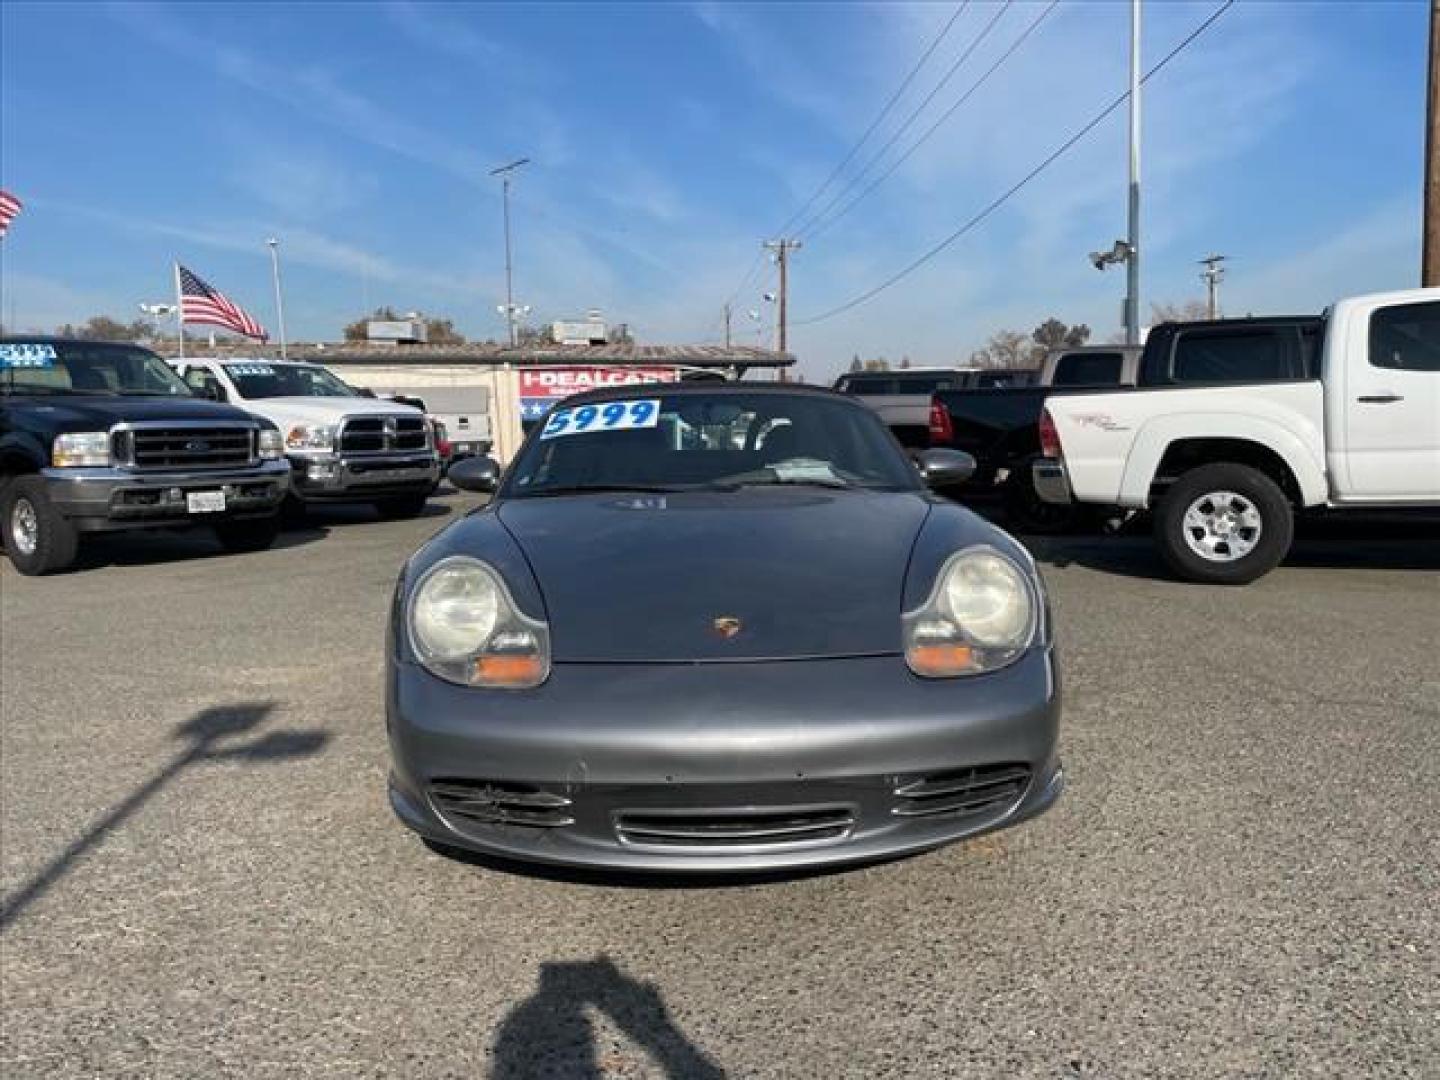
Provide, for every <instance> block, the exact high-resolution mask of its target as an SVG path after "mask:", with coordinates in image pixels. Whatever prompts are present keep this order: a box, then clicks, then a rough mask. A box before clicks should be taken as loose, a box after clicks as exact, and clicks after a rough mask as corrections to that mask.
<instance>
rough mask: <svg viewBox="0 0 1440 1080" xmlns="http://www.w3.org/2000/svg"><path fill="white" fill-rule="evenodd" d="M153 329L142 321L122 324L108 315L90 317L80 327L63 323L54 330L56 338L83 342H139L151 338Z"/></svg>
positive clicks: (153, 332)
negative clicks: (77, 339)
mask: <svg viewBox="0 0 1440 1080" xmlns="http://www.w3.org/2000/svg"><path fill="white" fill-rule="evenodd" d="M154 334H155V327H153V326H152V325H150V324H149V323H148V322H146V321H145V320H144V319H136V320H135V321H134V322H130V323H122V322H120V321H119V320H118V319H112V318H110V316H108V315H92V316H90V318H89V319H87V320H85V322H84V323H82V324H81V325H80V326H72V325H71V324H70V323H65V324H64V325H63V326H59V327H57V328H56V330H55V335H56V336H57V337H65V338H79V339H81V340H83V341H141V340H145V339H148V338H151V337H153V336H154Z"/></svg>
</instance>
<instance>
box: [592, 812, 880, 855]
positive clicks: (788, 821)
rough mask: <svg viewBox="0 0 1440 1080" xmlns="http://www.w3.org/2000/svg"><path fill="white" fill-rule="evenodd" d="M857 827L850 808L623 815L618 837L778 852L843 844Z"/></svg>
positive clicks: (649, 843)
mask: <svg viewBox="0 0 1440 1080" xmlns="http://www.w3.org/2000/svg"><path fill="white" fill-rule="evenodd" d="M854 825H855V811H854V810H853V809H852V808H851V807H849V806H842V805H837V806H806V807H777V808H774V809H738V810H715V811H706V810H622V811H620V812H619V813H618V814H617V815H616V816H615V833H616V835H617V836H619V838H620V839H621V840H623V841H624V842H625V843H627V844H634V845H637V846H641V847H666V848H692V849H695V848H703V849H707V850H712V849H715V848H727V847H767V848H768V847H776V846H779V845H786V844H813V843H816V842H819V841H826V840H839V839H841V838H842V837H844V836H845V835H846V834H848V833H849V832H850V830H851V829H852V828H853V827H854Z"/></svg>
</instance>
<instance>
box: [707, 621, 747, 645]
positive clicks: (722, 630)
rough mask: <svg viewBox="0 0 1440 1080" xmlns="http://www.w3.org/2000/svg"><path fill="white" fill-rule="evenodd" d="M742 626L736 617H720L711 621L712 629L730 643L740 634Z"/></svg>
mask: <svg viewBox="0 0 1440 1080" xmlns="http://www.w3.org/2000/svg"><path fill="white" fill-rule="evenodd" d="M741 628H742V624H741V622H740V620H739V619H737V618H736V617H735V616H734V615H720V616H718V617H716V618H714V619H712V620H711V621H710V629H712V630H714V631H715V633H717V634H719V635H720V636H721V637H722V638H724V639H725V640H726V641H729V640H730V639H731V638H733V637H734V636H735V635H736V634H738V633H740V630H741Z"/></svg>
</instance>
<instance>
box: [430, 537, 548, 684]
mask: <svg viewBox="0 0 1440 1080" xmlns="http://www.w3.org/2000/svg"><path fill="white" fill-rule="evenodd" d="M406 622H407V623H408V625H409V631H410V646H411V648H412V649H413V650H414V652H415V656H416V657H417V658H418V659H419V661H420V663H421V664H422V665H423V666H424V667H425V669H426V670H427V671H429V672H430V673H431V674H433V675H436V676H438V677H439V678H442V679H445V680H447V681H449V682H453V683H460V684H461V685H463V686H489V687H502V688H507V689H525V688H528V687H532V686H539V685H540V684H541V683H543V682H544V681H545V680H546V679H547V678H549V676H550V630H549V627H547V626H546V625H545V623H543V622H541V621H540V620H538V619H532V618H530V617H529V616H527V615H525V614H523V613H522V612H521V611H520V609H519V608H517V607H516V606H515V602H514V600H512V599H511V598H510V591H509V590H508V589H506V587H505V582H504V581H503V580H501V578H500V575H499V574H498V573H497V572H496V571H495V570H494V569H493V568H492V567H490V566H489V565H488V564H486V563H483V562H481V561H480V560H478V559H471V558H467V557H465V556H460V555H457V556H452V557H450V558H448V559H441V560H440V561H439V562H437V563H436V564H435V565H434V566H432V567H431V568H430V569H429V570H427V571H426V572H425V574H424V576H423V577H421V578H420V580H419V582H418V583H417V584H416V586H415V589H414V591H413V592H411V594H410V603H409V606H408V608H407V615H406Z"/></svg>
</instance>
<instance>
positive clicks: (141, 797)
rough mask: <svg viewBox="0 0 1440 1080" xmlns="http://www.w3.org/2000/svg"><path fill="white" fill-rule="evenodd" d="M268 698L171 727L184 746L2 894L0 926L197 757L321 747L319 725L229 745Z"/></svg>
mask: <svg viewBox="0 0 1440 1080" xmlns="http://www.w3.org/2000/svg"><path fill="white" fill-rule="evenodd" d="M274 708H275V706H274V704H272V703H269V702H255V703H244V704H239V705H224V706H216V707H214V708H209V709H205V710H203V711H201V712H199V713H196V714H195V715H194V716H192V717H191V718H190V719H189V720H186V721H185V722H184V723H182V724H180V725H179V726H177V727H176V729H175V735H174V737H175V738H176V739H179V740H180V741H181V742H182V743H184V744H185V745H184V749H182V750H181V751H180V752H179V753H178V754H176V755H175V756H174V757H173V758H171V759H170V761H169V762H168V763H167V764H166V765H165V767H164V768H162V769H161V770H160V771H159V772H157V773H156V774H155V775H154V776H152V777H151V778H150V779H149V780H147V781H146V782H145V783H144V784H142V785H141V786H140V787H139V788H137V789H136V790H135V791H134V792H132V793H131V794H130V795H129V796H128V797H127V798H126V799H125V800H124V801H123V802H121V803H120V804H119V805H118V806H116V807H115V808H114V809H113V810H111V811H110V812H109V813H108V814H106V815H105V816H104V817H102V818H100V819H99V820H98V821H96V822H94V823H93V824H92V825H91V826H90V827H89V828H87V829H86V830H85V831H84V832H83V833H82V834H81V835H80V836H79V837H77V838H76V839H75V840H74V841H73V842H72V843H71V844H70V845H69V846H68V847H66V848H65V850H64V851H62V852H61V853H60V854H59V855H57V856H55V858H53V859H52V860H50V862H49V863H47V864H46V865H45V866H44V867H43V868H41V870H40V871H39V872H38V873H36V874H35V875H34V876H33V877H31V878H30V879H29V880H28V881H26V882H25V883H24V884H23V885H21V886H20V887H19V888H18V889H16V890H15V891H14V892H13V893H11V894H10V895H9V896H8V897H6V898H5V901H4V904H3V905H0V931H4V930H5V929H7V928H8V927H9V926H10V925H11V924H12V923H13V922H14V921H15V920H16V919H17V918H19V917H20V916H21V915H22V914H23V913H24V911H25V909H26V908H28V907H29V906H30V905H31V904H33V903H34V902H35V901H36V900H38V899H40V897H42V896H44V895H45V893H47V892H48V891H49V890H50V889H51V888H52V887H53V886H54V885H56V884H57V883H58V882H59V881H60V880H61V879H62V878H64V877H65V876H66V875H67V874H69V873H70V872H71V871H72V870H73V869H75V868H76V866H77V864H78V863H79V862H80V860H81V859H82V858H83V857H84V856H85V855H86V854H87V853H88V852H89V851H90V850H91V849H92V848H94V847H95V846H96V845H97V844H99V843H100V842H101V841H102V840H104V839H105V838H106V837H107V836H109V835H110V834H111V833H113V832H115V831H116V830H118V829H119V828H120V827H121V826H122V825H124V824H125V822H126V821H128V820H129V819H130V818H131V817H133V816H134V815H135V813H136V812H137V811H139V810H140V809H141V807H143V806H144V805H145V804H146V803H147V802H149V801H150V799H152V798H154V796H155V795H157V794H158V793H159V792H160V791H161V789H163V788H164V787H165V786H166V785H167V784H169V783H170V782H171V781H172V780H174V779H175V778H176V777H177V776H179V775H180V774H181V773H183V772H184V771H185V770H186V769H188V768H190V767H191V766H192V765H194V764H196V763H197V762H201V761H243V762H246V763H249V764H264V763H267V762H272V761H291V760H294V759H296V758H302V757H309V756H311V755H312V754H316V753H318V752H319V751H320V748H321V747H323V746H324V745H325V743H326V742H328V741H329V739H330V736H329V735H327V734H326V733H325V732H323V731H315V730H309V731H272V732H270V733H269V734H266V735H263V736H261V737H260V738H258V739H253V740H251V741H250V742H246V743H241V744H239V745H232V744H229V743H228V740H230V739H233V738H235V737H237V736H239V735H244V734H247V733H249V732H251V731H253V730H254V729H255V728H257V727H259V726H260V724H261V723H262V722H263V721H264V719H265V718H266V717H267V716H268V715H269V714H270V713H271V712H272V711H273V710H274Z"/></svg>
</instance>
